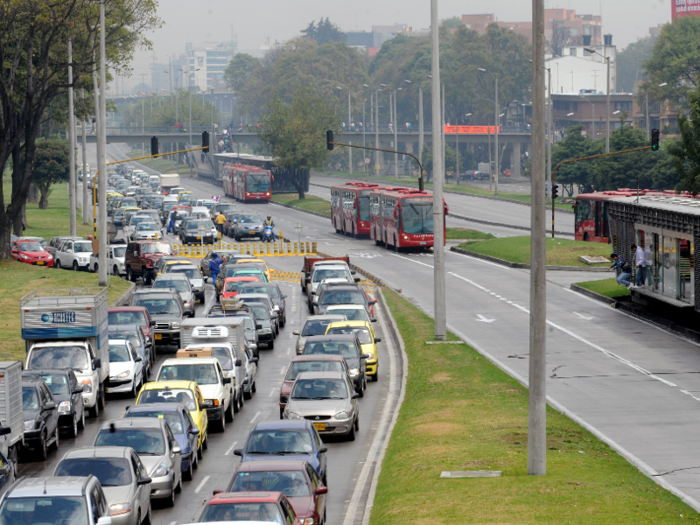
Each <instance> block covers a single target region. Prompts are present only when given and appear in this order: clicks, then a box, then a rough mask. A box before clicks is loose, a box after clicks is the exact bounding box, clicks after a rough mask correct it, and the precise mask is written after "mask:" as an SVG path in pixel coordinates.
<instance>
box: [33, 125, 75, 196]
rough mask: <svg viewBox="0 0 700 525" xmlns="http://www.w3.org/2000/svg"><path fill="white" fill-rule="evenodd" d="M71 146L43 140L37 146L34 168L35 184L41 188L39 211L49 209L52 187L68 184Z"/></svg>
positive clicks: (66, 143) (60, 142) (66, 142)
mask: <svg viewBox="0 0 700 525" xmlns="http://www.w3.org/2000/svg"><path fill="white" fill-rule="evenodd" d="M69 157H70V146H69V145H68V141H66V140H62V139H56V138H51V139H41V140H38V141H37V144H36V166H35V167H34V176H33V184H34V185H35V186H36V187H37V188H39V193H40V194H41V197H40V198H39V209H40V210H45V209H47V208H48V207H49V195H50V194H51V186H53V185H54V184H58V183H60V182H68V180H69V178H70V173H69V170H68V166H69V164H68V163H69Z"/></svg>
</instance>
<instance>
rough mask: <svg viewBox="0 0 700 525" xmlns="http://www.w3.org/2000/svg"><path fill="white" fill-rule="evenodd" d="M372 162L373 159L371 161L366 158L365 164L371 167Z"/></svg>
mask: <svg viewBox="0 0 700 525" xmlns="http://www.w3.org/2000/svg"><path fill="white" fill-rule="evenodd" d="M370 162H372V159H370V158H369V157H365V164H367V165H368V166H369V163H370Z"/></svg>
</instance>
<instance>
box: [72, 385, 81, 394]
mask: <svg viewBox="0 0 700 525" xmlns="http://www.w3.org/2000/svg"><path fill="white" fill-rule="evenodd" d="M82 392H83V385H78V386H76V387H75V388H74V389H73V394H81V393H82Z"/></svg>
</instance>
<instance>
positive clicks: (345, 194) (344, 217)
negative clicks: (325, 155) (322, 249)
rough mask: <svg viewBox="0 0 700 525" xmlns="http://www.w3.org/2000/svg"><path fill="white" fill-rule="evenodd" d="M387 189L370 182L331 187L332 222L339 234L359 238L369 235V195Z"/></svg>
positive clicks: (348, 183)
mask: <svg viewBox="0 0 700 525" xmlns="http://www.w3.org/2000/svg"><path fill="white" fill-rule="evenodd" d="M378 189H386V188H382V187H380V186H379V184H372V183H368V182H347V183H345V184H339V185H337V186H332V187H331V222H332V224H333V227H334V228H335V231H336V232H337V233H344V234H346V235H348V234H349V235H352V236H353V237H357V236H359V235H368V234H369V225H370V216H369V195H370V193H372V191H375V190H378Z"/></svg>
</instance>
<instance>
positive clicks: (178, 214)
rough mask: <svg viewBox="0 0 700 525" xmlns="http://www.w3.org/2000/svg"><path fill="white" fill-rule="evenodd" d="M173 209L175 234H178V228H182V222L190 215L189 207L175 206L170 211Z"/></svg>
mask: <svg viewBox="0 0 700 525" xmlns="http://www.w3.org/2000/svg"><path fill="white" fill-rule="evenodd" d="M173 210H175V221H174V223H175V224H174V226H175V235H180V230H181V228H182V223H183V222H184V221H185V219H187V218H188V217H189V216H190V212H191V209H190V208H189V207H188V206H180V205H178V206H175V207H174V208H172V210H170V211H171V213H172V211H173Z"/></svg>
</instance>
